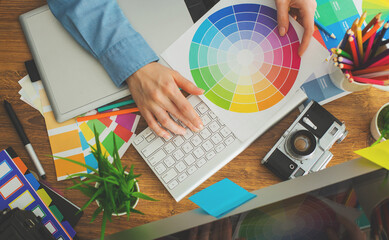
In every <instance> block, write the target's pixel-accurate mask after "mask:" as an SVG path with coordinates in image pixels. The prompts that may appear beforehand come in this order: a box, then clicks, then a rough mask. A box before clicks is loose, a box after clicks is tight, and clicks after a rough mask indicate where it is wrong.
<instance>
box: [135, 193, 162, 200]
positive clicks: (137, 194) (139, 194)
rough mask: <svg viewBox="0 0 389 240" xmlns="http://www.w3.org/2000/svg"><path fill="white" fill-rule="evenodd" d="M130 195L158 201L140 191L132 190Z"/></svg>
mask: <svg viewBox="0 0 389 240" xmlns="http://www.w3.org/2000/svg"><path fill="white" fill-rule="evenodd" d="M132 196H134V197H136V198H140V199H145V200H150V201H158V200H156V199H154V198H152V197H149V196H147V195H146V194H144V193H141V192H133V193H132Z"/></svg>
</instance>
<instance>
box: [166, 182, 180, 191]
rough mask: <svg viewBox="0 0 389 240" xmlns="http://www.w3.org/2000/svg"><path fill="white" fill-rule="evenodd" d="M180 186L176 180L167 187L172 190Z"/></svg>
mask: <svg viewBox="0 0 389 240" xmlns="http://www.w3.org/2000/svg"><path fill="white" fill-rule="evenodd" d="M177 185H178V182H177V181H176V180H174V181H172V182H171V183H169V184H168V185H167V186H168V187H169V188H170V189H173V188H175V187H177Z"/></svg>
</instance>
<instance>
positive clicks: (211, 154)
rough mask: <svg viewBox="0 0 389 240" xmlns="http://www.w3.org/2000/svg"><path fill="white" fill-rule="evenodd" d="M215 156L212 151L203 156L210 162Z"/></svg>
mask: <svg viewBox="0 0 389 240" xmlns="http://www.w3.org/2000/svg"><path fill="white" fill-rule="evenodd" d="M215 155H216V153H215V152H214V151H210V152H208V153H207V155H205V157H206V158H207V159H208V160H211V159H212V158H213V157H214V156H215Z"/></svg>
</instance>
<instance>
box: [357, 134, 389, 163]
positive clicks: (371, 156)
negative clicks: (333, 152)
mask: <svg viewBox="0 0 389 240" xmlns="http://www.w3.org/2000/svg"><path fill="white" fill-rule="evenodd" d="M355 153H356V154H358V155H359V156H361V157H364V158H366V159H367V160H370V161H372V162H373V163H375V164H377V165H379V166H381V167H383V168H386V169H387V170H389V140H386V141H384V142H381V143H378V144H376V145H374V146H372V147H367V148H364V149H360V150H357V151H355Z"/></svg>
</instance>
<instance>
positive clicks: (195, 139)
mask: <svg viewBox="0 0 389 240" xmlns="http://www.w3.org/2000/svg"><path fill="white" fill-rule="evenodd" d="M191 142H192V143H193V145H195V146H196V147H197V146H198V145H200V144H201V142H202V140H201V138H200V137H199V136H198V135H196V136H194V137H193V138H192V139H191Z"/></svg>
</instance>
